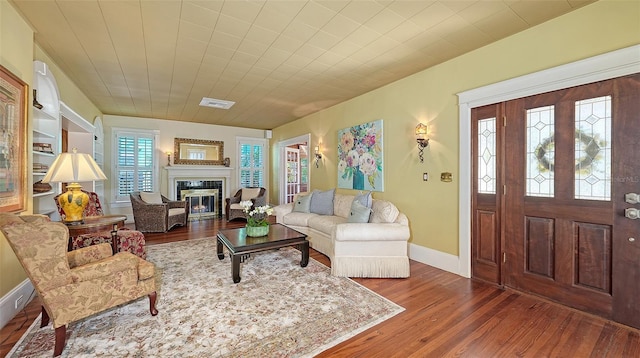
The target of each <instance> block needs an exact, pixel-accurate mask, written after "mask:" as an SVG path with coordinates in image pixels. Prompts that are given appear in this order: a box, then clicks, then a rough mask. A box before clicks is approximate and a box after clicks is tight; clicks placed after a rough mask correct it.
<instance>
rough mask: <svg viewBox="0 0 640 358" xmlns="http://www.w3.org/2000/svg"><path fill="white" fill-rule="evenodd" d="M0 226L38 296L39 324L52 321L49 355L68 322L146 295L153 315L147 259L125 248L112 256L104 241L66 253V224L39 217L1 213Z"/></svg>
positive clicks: (62, 340)
mask: <svg viewBox="0 0 640 358" xmlns="http://www.w3.org/2000/svg"><path fill="white" fill-rule="evenodd" d="M0 228H1V230H2V233H3V234H4V235H5V237H6V239H7V241H8V242H9V245H10V246H11V248H12V249H13V251H14V252H15V254H16V256H17V257H18V260H19V261H20V264H22V267H23V268H24V270H25V272H26V273H27V275H28V276H29V279H30V280H31V282H32V283H33V286H34V287H35V290H36V292H37V293H38V296H40V298H41V300H42V322H41V326H40V327H44V326H46V325H48V324H49V320H51V321H52V322H53V328H54V329H55V348H54V356H58V355H60V354H61V353H62V350H63V349H64V346H65V340H66V326H67V324H69V323H71V322H74V321H78V320H81V319H83V318H85V317H88V316H90V315H93V314H95V313H98V312H102V311H104V310H106V309H109V308H111V307H114V306H117V305H120V304H123V303H126V302H129V301H132V300H135V299H137V298H139V297H142V296H145V295H148V296H149V311H150V312H151V315H153V316H155V315H157V314H158V311H157V310H156V307H155V305H156V283H155V267H154V265H153V264H152V263H150V262H148V261H145V260H143V259H141V258H140V257H138V256H135V255H133V254H131V253H130V252H120V253H118V254H116V255H112V252H111V245H109V244H99V245H94V246H89V247H85V248H81V249H78V250H75V251H70V252H67V238H68V237H69V230H68V229H67V227H66V225H64V224H62V223H57V222H50V221H49V219H48V218H47V217H44V216H40V215H26V216H16V215H11V214H0Z"/></svg>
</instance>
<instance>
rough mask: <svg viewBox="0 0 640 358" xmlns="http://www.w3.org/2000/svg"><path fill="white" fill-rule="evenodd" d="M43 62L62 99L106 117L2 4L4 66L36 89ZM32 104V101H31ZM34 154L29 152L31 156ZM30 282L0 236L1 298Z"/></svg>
mask: <svg viewBox="0 0 640 358" xmlns="http://www.w3.org/2000/svg"><path fill="white" fill-rule="evenodd" d="M36 59H37V60H40V61H43V62H45V63H47V65H49V70H50V71H51V73H52V74H53V76H54V77H55V79H56V82H57V84H58V89H59V91H60V98H61V100H62V101H63V102H65V103H66V104H67V105H68V106H69V107H70V108H72V109H73V110H74V111H75V112H76V113H78V114H79V115H81V116H82V117H84V118H85V119H86V120H87V121H89V122H90V123H93V120H94V118H95V117H96V116H102V113H101V112H100V111H99V110H98V108H97V107H96V106H95V105H94V104H93V103H92V102H91V101H90V100H89V99H88V98H87V96H85V95H84V94H83V93H82V92H81V91H80V90H79V89H78V87H77V86H76V85H75V84H74V83H73V82H72V81H71V80H70V79H69V77H68V76H67V75H66V74H64V73H63V72H62V71H61V70H60V68H59V67H58V66H57V65H56V64H55V63H54V62H53V61H52V60H51V58H50V57H49V56H48V55H47V54H46V53H44V52H43V51H42V50H41V49H40V48H39V47H37V46H36V45H35V43H34V41H33V30H32V29H31V27H30V26H29V25H28V24H27V22H25V21H24V20H23V19H22V17H21V16H20V15H19V14H18V12H16V11H15V9H14V8H13V7H12V6H11V5H10V4H9V3H8V2H7V1H6V0H0V64H1V65H2V66H4V67H5V68H7V69H8V70H9V71H11V72H12V73H13V74H15V75H16V76H18V77H19V78H20V79H22V80H23V81H24V82H26V83H27V84H28V85H29V89H31V88H32V83H33V61H34V60H36ZM29 98H30V99H29V101H31V97H29ZM28 108H29V110H28V113H27V116H28V133H31V128H32V121H31V119H32V110H31V106H28ZM32 141H33V138H31V136H29V138H28V141H27V145H26V148H31V142H32ZM30 152H31V151H27V153H30ZM27 158H28V163H27V168H28V173H27V197H28V198H31V195H32V189H31V188H32V185H33V177H32V175H31V167H32V165H31V163H32V158H31V156H30V155H29V154H28V155H27ZM32 212H33V203H32V200H30V199H27V205H26V208H25V211H24V213H23V214H30V213H32ZM26 278H27V276H26V275H25V273H24V271H23V270H22V267H21V266H20V264H19V262H18V260H17V259H16V257H15V255H14V253H13V250H11V247H9V244H8V243H7V242H6V240H5V238H4V237H3V236H2V235H1V234H0V298H2V297H3V296H4V295H6V294H7V293H8V292H9V291H11V290H12V289H13V288H14V287H16V286H17V285H19V284H20V283H21V282H22V281H24V280H25V279H26Z"/></svg>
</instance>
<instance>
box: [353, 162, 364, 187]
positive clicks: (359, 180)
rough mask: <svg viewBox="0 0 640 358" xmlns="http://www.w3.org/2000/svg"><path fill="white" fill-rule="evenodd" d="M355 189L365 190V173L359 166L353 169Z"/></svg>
mask: <svg viewBox="0 0 640 358" xmlns="http://www.w3.org/2000/svg"><path fill="white" fill-rule="evenodd" d="M353 189H355V190H364V173H363V172H361V171H360V168H358V167H357V168H356V169H355V170H354V171H353Z"/></svg>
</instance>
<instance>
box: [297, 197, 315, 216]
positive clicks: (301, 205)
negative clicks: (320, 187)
mask: <svg viewBox="0 0 640 358" xmlns="http://www.w3.org/2000/svg"><path fill="white" fill-rule="evenodd" d="M312 196H313V193H311V194H309V195H298V197H297V198H296V201H294V202H293V211H295V212H297V213H308V212H309V205H311V197H312Z"/></svg>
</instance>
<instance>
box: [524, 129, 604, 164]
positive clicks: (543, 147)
mask: <svg viewBox="0 0 640 358" xmlns="http://www.w3.org/2000/svg"><path fill="white" fill-rule="evenodd" d="M575 140H576V141H580V145H581V146H582V148H581V149H582V152H583V153H584V155H583V156H581V157H580V158H578V159H577V160H576V165H575V168H574V170H575V171H579V170H585V169H587V168H589V167H590V166H591V165H592V164H593V162H594V161H595V160H596V157H597V156H598V154H599V153H600V149H601V145H602V144H598V141H597V140H596V138H594V137H593V136H590V135H587V134H586V133H585V132H583V131H581V130H579V129H578V130H576V134H575ZM554 147H555V140H554V136H553V134H552V135H551V136H550V137H548V138H546V139H545V140H543V141H542V142H541V143H540V144H539V145H538V147H537V148H536V150H535V152H534V153H535V156H536V159H537V160H538V164H539V165H540V168H541V169H542V170H545V171H553V170H554V163H553V159H552V158H550V157H549V155H548V153H549V152H550V151H552V150H553V149H554Z"/></svg>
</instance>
